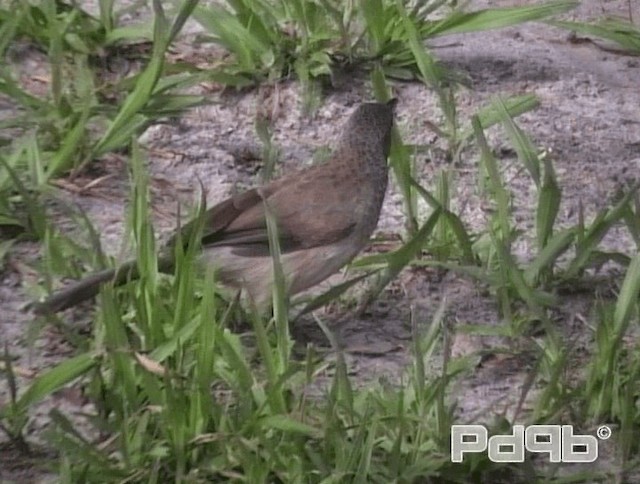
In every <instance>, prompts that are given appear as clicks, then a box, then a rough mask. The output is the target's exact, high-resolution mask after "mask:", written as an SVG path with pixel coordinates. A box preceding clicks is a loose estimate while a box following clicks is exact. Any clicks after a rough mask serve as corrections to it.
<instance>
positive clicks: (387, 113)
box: [33, 99, 397, 314]
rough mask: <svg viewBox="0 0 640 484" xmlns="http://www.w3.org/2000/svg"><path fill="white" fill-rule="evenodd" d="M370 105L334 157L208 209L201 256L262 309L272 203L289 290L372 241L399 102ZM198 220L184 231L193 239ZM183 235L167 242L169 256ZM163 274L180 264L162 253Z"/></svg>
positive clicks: (53, 306)
mask: <svg viewBox="0 0 640 484" xmlns="http://www.w3.org/2000/svg"><path fill="white" fill-rule="evenodd" d="M396 103H397V100H396V99H392V100H390V101H389V102H387V103H365V104H361V105H360V106H358V108H357V109H356V110H355V111H354V113H353V114H352V115H351V117H350V118H349V120H348V121H347V123H346V125H345V126H344V128H343V130H342V135H341V137H340V139H339V141H338V144H337V146H336V148H335V150H334V151H333V154H332V156H331V158H329V160H327V161H326V162H325V163H323V164H320V165H316V166H312V167H309V168H306V169H302V170H300V171H297V172H294V173H291V174H289V175H286V176H283V177H282V178H280V179H278V180H274V181H272V182H270V183H268V184H266V185H264V186H262V187H259V188H254V189H251V190H249V191H247V192H244V193H242V194H239V195H236V196H233V197H231V198H228V199H227V200H224V201H223V202H221V203H219V204H218V205H216V206H214V207H211V208H210V209H208V210H207V211H206V212H205V214H204V229H203V232H202V249H203V254H202V256H201V260H202V261H203V262H205V263H207V264H212V265H213V266H214V267H215V269H216V270H217V271H218V272H217V276H218V279H219V280H221V281H222V282H223V283H225V284H227V285H229V286H231V287H236V288H243V289H245V290H246V291H247V292H248V293H249V296H250V298H251V299H252V300H253V302H254V303H255V305H256V306H257V307H259V308H264V307H265V306H268V304H269V301H270V298H271V294H272V288H273V263H272V259H271V255H270V252H269V239H268V233H267V223H266V216H265V204H266V205H267V207H268V210H269V211H270V212H271V213H272V215H273V218H274V220H275V222H276V226H277V229H278V235H279V240H280V250H281V264H282V269H283V272H284V274H285V281H286V284H287V291H288V294H290V295H292V294H295V293H298V292H300V291H303V290H305V289H307V288H310V287H312V286H314V285H316V284H318V283H320V282H322V281H323V280H324V279H326V278H327V277H329V276H330V275H331V274H333V273H335V272H337V271H338V270H339V269H340V268H341V267H342V266H344V265H345V264H347V263H349V262H350V261H351V260H352V259H353V258H354V257H355V256H356V255H357V254H358V253H359V252H360V251H361V250H362V249H363V248H364V247H365V246H366V245H367V243H368V241H369V238H370V236H371V234H372V232H373V231H374V229H375V228H376V225H377V224H378V217H379V215H380V209H381V207H382V202H383V200H384V195H385V190H386V188H387V178H388V176H387V174H388V168H387V157H388V156H389V149H390V144H391V128H392V125H393V115H394V108H395V105H396ZM193 227H194V222H191V223H189V224H187V225H185V226H184V227H183V228H182V230H181V232H180V234H181V236H182V237H181V240H183V241H187V240H188V239H189V236H188V234H189V233H190V230H192V229H193ZM176 239H177V237H176V236H174V237H173V239H172V241H171V242H170V243H169V244H168V248H169V250H166V251H165V252H164V253H165V254H172V253H173V251H172V250H170V247H171V246H172V244H174V243H175V241H176ZM158 264H159V267H158V269H159V270H160V271H161V272H171V271H172V270H173V258H172V256H171V255H164V256H161V257H160V258H159V263H158ZM137 277H139V275H138V270H137V263H136V261H135V260H133V261H129V262H126V263H124V264H122V265H121V266H120V267H118V268H117V269H106V270H103V271H100V272H97V273H95V274H91V275H89V276H87V277H86V278H84V279H82V280H80V281H78V282H75V283H73V284H71V285H70V286H69V287H67V288H65V289H62V290H61V291H59V292H56V293H54V294H52V295H50V296H49V297H48V298H47V299H45V300H44V301H42V302H39V303H36V304H34V306H33V307H34V311H35V312H36V313H38V314H45V313H53V312H56V311H61V310H63V309H66V308H69V307H71V306H74V305H76V304H78V303H80V302H82V301H84V300H86V299H89V298H91V297H93V296H95V295H96V294H97V293H98V292H99V291H100V287H101V285H102V284H104V283H107V282H113V284H114V285H121V284H124V283H126V282H127V281H129V280H132V279H135V278H137Z"/></svg>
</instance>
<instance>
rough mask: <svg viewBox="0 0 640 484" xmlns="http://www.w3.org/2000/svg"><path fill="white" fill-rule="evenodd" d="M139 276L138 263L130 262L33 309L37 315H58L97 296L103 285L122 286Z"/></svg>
mask: <svg viewBox="0 0 640 484" xmlns="http://www.w3.org/2000/svg"><path fill="white" fill-rule="evenodd" d="M139 276H140V274H139V272H138V265H137V263H136V261H135V260H132V261H128V262H125V263H124V264H122V265H121V266H120V267H118V268H117V269H105V270H103V271H100V272H96V273H94V274H91V275H89V276H87V277H85V278H84V279H81V280H79V281H76V282H74V283H73V284H71V285H70V286H68V287H66V288H64V289H62V290H60V291H57V292H54V293H53V294H51V295H50V296H49V297H48V298H46V299H45V300H44V301H41V302H37V303H34V304H33V305H32V308H33V311H34V312H35V313H36V314H51V313H56V312H58V311H62V310H64V309H67V308H70V307H71V306H75V305H76V304H79V303H81V302H82V301H86V300H87V299H91V298H92V297H94V296H96V295H97V294H98V293H99V292H100V287H102V284H104V283H106V282H113V284H114V285H115V286H120V285H122V284H124V283H126V282H128V281H131V280H134V279H137V278H138V277H139Z"/></svg>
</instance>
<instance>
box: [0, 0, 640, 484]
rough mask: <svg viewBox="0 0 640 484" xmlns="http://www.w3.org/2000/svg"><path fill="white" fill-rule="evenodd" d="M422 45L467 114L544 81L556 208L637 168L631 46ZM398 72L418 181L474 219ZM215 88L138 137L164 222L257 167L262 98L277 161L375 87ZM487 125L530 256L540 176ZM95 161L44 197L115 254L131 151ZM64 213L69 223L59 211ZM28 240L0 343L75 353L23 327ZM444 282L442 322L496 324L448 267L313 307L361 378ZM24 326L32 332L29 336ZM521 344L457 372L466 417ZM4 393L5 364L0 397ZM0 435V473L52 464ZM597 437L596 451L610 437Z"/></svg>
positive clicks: (577, 321)
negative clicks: (69, 209) (417, 151)
mask: <svg viewBox="0 0 640 484" xmlns="http://www.w3.org/2000/svg"><path fill="white" fill-rule="evenodd" d="M521 3H526V2H521ZM488 4H490V5H494V6H498V5H499V6H504V5H508V4H513V2H506V1H494V2H489V1H487V2H481V1H475V2H472V5H473V6H474V7H476V6H477V7H481V6H483V5H488ZM583 4H584V5H583V6H582V7H581V8H580V9H579V10H577V11H576V12H575V14H572V16H574V17H575V18H579V19H582V18H589V17H590V18H593V17H594V16H598V15H600V14H602V13H609V14H612V13H621V14H627V12H628V5H631V8H632V9H633V11H634V12H636V13H637V18H636V21H640V0H632V1H631V2H630V3H629V2H627V1H604V2H603V1H598V0H588V1H585V2H583ZM432 45H433V46H434V48H436V51H435V52H436V54H437V55H438V56H439V58H440V59H442V61H443V62H444V63H445V64H446V65H448V66H449V67H452V68H455V69H459V70H461V71H462V72H465V73H466V74H467V75H468V76H469V77H470V78H471V80H472V84H473V89H472V90H463V91H462V92H460V96H459V110H460V113H461V118H462V119H468V117H469V116H470V115H471V114H472V113H474V112H475V111H476V110H477V109H478V108H479V107H481V106H483V105H485V104H486V103H487V102H488V101H489V100H490V99H491V98H492V97H493V96H496V95H504V96H508V95H513V94H522V93H535V94H536V95H537V96H538V97H539V99H540V103H541V105H540V107H539V109H537V110H536V111H534V112H531V113H527V114H526V115H524V116H522V117H520V118H519V120H518V122H519V124H520V126H521V127H522V128H523V129H524V130H525V131H526V132H527V133H529V134H530V135H531V136H532V138H533V139H534V141H535V142H536V143H537V145H538V146H540V147H543V148H545V149H546V150H547V151H548V152H549V153H550V156H552V158H553V161H554V164H555V167H556V170H557V174H558V179H559V182H560V184H561V186H562V187H563V190H564V191H563V204H562V207H561V211H560V218H561V222H562V223H566V224H570V223H575V222H576V221H577V217H578V207H579V204H580V203H582V205H583V206H584V209H585V213H586V214H587V217H593V215H594V214H595V213H596V211H597V210H599V209H601V208H603V207H605V206H607V204H609V203H610V201H611V197H612V195H613V193H614V192H615V191H616V190H617V189H618V188H619V187H620V186H623V185H626V184H628V183H629V181H630V180H632V179H635V178H636V177H637V176H638V175H637V173H638V169H639V168H640V89H638V80H640V58H637V57H630V56H625V55H621V54H619V53H615V52H611V51H609V50H607V49H606V46H603V45H601V44H596V43H592V42H586V43H574V42H571V41H570V40H569V36H568V33H567V32H566V31H562V30H559V29H556V28H552V27H548V26H544V25H540V24H529V25H525V26H521V27H517V28H513V29H506V30H502V31H499V32H488V33H480V34H475V35H465V36H456V37H447V38H443V39H438V40H437V41H434V42H433V44H432ZM603 47H605V48H604V49H603ZM176 50H177V51H179V52H180V54H181V55H184V56H187V57H189V56H205V55H206V54H207V52H206V50H203V48H202V47H195V46H192V45H190V44H189V42H188V40H183V41H181V42H180V43H179V45H178V47H177V48H176ZM22 62H23V63H24V64H23V68H24V69H25V72H27V71H28V72H31V71H32V70H37V69H38V62H41V59H39V58H38V56H37V54H35V53H32V55H31V56H30V57H28V58H27V59H24V60H23V61H22ZM395 88H396V92H397V96H398V97H399V99H400V104H399V107H398V123H397V124H398V126H399V128H400V131H401V133H402V135H403V139H404V140H405V142H407V143H413V144H419V145H431V146H432V149H430V150H427V151H426V153H425V154H424V155H420V157H419V159H418V170H419V174H420V178H421V180H422V182H423V184H424V185H425V186H426V187H432V186H433V185H432V180H433V179H434V176H435V175H436V174H437V173H438V171H439V170H441V169H442V168H447V169H449V170H451V171H452V172H453V173H454V178H455V184H454V190H455V196H454V211H457V212H458V213H459V214H460V216H461V217H462V219H463V220H464V221H465V222H466V223H468V224H469V226H471V227H473V228H480V227H482V226H484V224H485V221H486V219H487V217H488V216H489V214H488V210H487V209H488V207H486V206H485V205H484V204H483V202H481V200H480V197H479V194H478V189H477V180H476V178H475V173H476V169H475V163H476V161H477V160H476V159H475V158H471V157H470V158H469V159H466V160H465V161H464V162H463V163H461V164H459V165H455V166H454V165H445V164H444V162H443V161H442V160H440V159H439V157H438V155H437V153H438V150H437V148H438V147H442V146H443V144H442V143H443V140H440V139H438V138H437V136H436V135H434V134H433V133H432V131H430V130H429V129H428V127H427V124H426V122H425V121H427V120H428V121H431V122H433V123H435V124H438V122H439V120H440V113H439V112H438V110H437V108H436V100H435V97H434V95H433V93H432V92H430V91H429V90H428V89H426V88H425V87H424V86H422V85H418V84H408V83H399V84H396V86H395ZM210 95H211V96H212V98H213V99H214V100H215V102H214V103H213V104H212V105H210V106H206V107H201V108H198V109H195V110H193V111H192V112H189V113H186V114H185V115H184V116H182V117H180V118H179V119H172V120H170V121H169V122H167V123H164V124H160V125H156V126H154V127H152V128H151V129H150V130H149V131H148V132H147V133H145V135H144V136H143V138H142V141H143V143H144V145H145V146H146V147H147V148H148V158H149V171H150V173H151V177H152V194H153V206H154V210H155V214H156V220H155V224H156V228H157V229H158V230H159V231H160V232H161V233H162V234H166V233H168V232H170V230H171V228H172V227H173V226H174V225H175V216H176V207H177V201H180V202H181V203H183V204H185V205H190V204H192V203H193V201H194V195H193V194H194V187H197V179H198V178H199V179H201V180H202V181H203V182H204V184H205V186H206V187H207V190H208V193H207V196H208V201H209V203H211V204H212V203H214V202H216V201H218V200H221V199H223V198H224V197H226V196H228V195H229V194H230V193H231V192H233V191H234V190H241V189H243V188H245V187H248V186H252V185H255V184H257V183H258V182H259V178H258V173H259V166H260V165H259V160H255V159H251V158H252V156H246V155H247V154H248V155H251V154H252V153H253V152H257V153H260V148H259V146H260V145H259V142H258V140H257V137H256V135H255V131H254V120H255V115H256V107H257V105H259V104H261V105H263V106H268V108H269V109H270V111H271V115H272V117H273V119H274V128H275V139H274V141H275V143H276V144H277V146H278V147H279V149H280V153H281V156H280V162H281V163H280V164H279V165H278V170H279V172H282V173H285V172H288V171H290V170H293V169H295V168H296V167H297V166H299V165H300V164H301V163H309V162H311V161H312V159H313V155H314V153H315V152H316V151H318V150H319V149H321V148H323V147H325V146H326V145H328V144H330V143H331V141H332V140H333V139H335V138H336V137H337V136H338V132H339V129H340V125H341V123H342V121H343V120H345V119H346V117H347V116H348V114H349V113H350V112H351V110H352V109H353V108H354V106H356V105H357V104H358V103H360V102H361V101H363V100H368V99H370V98H371V95H370V93H369V92H368V91H367V88H366V86H365V85H364V84H363V83H362V82H360V81H355V82H352V83H350V85H348V86H344V87H343V88H342V89H340V90H339V91H333V92H330V93H329V94H328V96H327V97H326V99H325V100H324V103H323V105H322V107H321V108H320V109H319V110H318V112H317V113H316V115H315V116H314V117H312V118H310V119H309V118H306V117H304V116H303V115H302V113H301V109H300V104H301V103H300V96H299V91H298V89H297V86H296V85H295V84H284V85H280V86H278V87H277V88H276V89H275V90H268V91H266V90H263V91H260V92H257V91H256V92H249V93H243V94H233V93H227V94H223V95H221V94H220V93H219V92H210ZM489 139H490V142H491V143H492V146H494V147H495V148H496V149H495V151H496V153H497V154H498V156H499V157H500V162H501V164H502V166H503V167H504V170H505V176H506V179H507V180H508V181H509V185H510V186H511V187H512V188H513V192H514V193H515V194H516V198H515V199H514V207H515V214H516V220H517V221H518V224H519V228H521V229H522V230H524V231H525V234H526V235H525V237H523V239H522V241H521V242H519V244H518V245H517V246H516V252H517V254H518V256H519V257H521V258H523V259H526V258H527V256H528V254H531V241H532V237H533V233H532V229H533V220H532V213H531V207H532V206H533V204H534V200H535V197H534V196H535V190H534V187H533V186H532V182H531V181H530V179H529V178H528V177H526V176H525V174H524V173H523V170H522V168H521V165H520V164H519V163H518V161H517V160H516V158H515V155H514V153H513V150H512V149H510V147H509V145H508V143H507V142H506V141H505V136H504V134H503V132H502V131H501V130H500V129H497V128H496V129H491V130H489ZM104 175H108V176H107V177H106V178H105V179H104V180H103V181H102V182H101V183H99V184H97V185H96V186H94V187H92V188H90V189H88V190H84V191H83V192H82V193H81V194H77V193H74V192H73V191H70V190H64V189H60V190H57V191H56V193H55V194H54V196H53V198H54V199H57V200H58V201H57V202H56V201H52V206H54V207H56V206H58V205H63V204H64V203H73V204H76V205H78V206H79V207H81V208H82V209H83V210H85V211H86V212H87V214H88V215H89V217H90V218H91V219H92V220H93V223H94V224H95V226H96V227H97V228H98V232H99V233H100V234H101V235H102V241H103V244H104V247H105V249H106V250H107V252H109V253H111V254H121V253H122V252H123V250H122V242H121V241H122V230H123V223H122V221H123V219H124V210H125V208H126V201H127V199H128V194H129V184H128V183H129V180H128V178H127V170H126V160H124V159H121V158H119V157H117V156H109V157H107V158H106V159H105V160H104V162H103V163H100V164H98V163H96V164H95V165H94V166H92V167H90V168H88V169H87V170H85V171H84V172H83V173H81V174H80V175H79V176H78V177H77V178H76V179H75V180H73V184H75V185H76V186H83V185H85V184H86V183H88V182H89V181H91V180H94V179H96V178H97V177H100V176H104ZM60 200H62V201H63V203H61V202H60ZM183 212H184V210H183ZM402 213H403V212H402V200H401V197H400V195H399V193H398V191H397V189H396V187H395V184H394V183H391V187H390V189H389V192H388V193H387V198H386V202H385V206H384V209H383V215H382V217H381V220H380V224H379V228H378V229H379V232H380V233H385V234H388V233H398V234H403V230H404V229H403V215H402ZM61 224H63V226H66V227H67V228H68V229H69V230H73V229H72V227H71V226H70V224H69V223H68V222H65V221H64V218H63V217H61ZM605 244H606V246H607V247H608V248H610V249H612V250H625V251H627V252H628V253H632V252H633V245H632V243H631V240H630V239H629V238H628V237H627V236H626V235H625V232H624V230H622V229H620V230H619V231H617V232H615V233H612V234H611V235H610V236H609V237H608V238H607V239H606V241H605ZM38 251H39V247H38V246H37V245H35V244H33V243H27V242H22V243H19V244H17V245H16V246H15V248H14V249H13V250H12V252H11V254H10V256H9V258H8V261H7V263H5V265H4V267H3V269H2V272H1V273H0V307H1V308H2V311H1V314H0V345H1V346H4V344H5V343H7V344H8V347H9V351H10V354H11V356H12V357H13V358H14V359H15V360H14V364H15V365H16V366H19V367H20V368H23V369H25V370H28V371H30V372H34V373H37V372H38V371H40V370H43V369H46V368H48V367H51V366H52V365H54V364H55V363H56V362H58V361H60V360H61V359H64V358H67V357H68V356H69V355H70V354H71V347H70V345H69V344H68V343H66V342H65V341H64V338H63V336H62V335H61V334H59V333H58V332H57V331H56V330H54V329H52V328H45V329H44V330H43V331H40V332H39V333H38V332H37V331H34V330H33V322H32V317H31V316H30V315H29V314H28V313H26V312H24V311H23V310H22V306H23V305H24V303H25V302H27V301H28V300H29V299H30V297H31V296H30V293H29V290H28V288H29V286H30V285H32V284H34V283H35V282H36V275H35V274H34V273H33V271H31V270H30V269H29V265H32V264H34V263H35V261H36V259H37V257H38ZM610 272H611V277H610V278H609V279H608V280H606V281H605V283H603V287H602V294H605V295H606V294H607V293H609V292H610V291H611V288H614V287H615V285H616V282H617V281H618V282H619V274H618V273H617V272H618V271H616V270H615V268H612V269H611V271H610ZM334 280H335V279H334ZM443 298H446V300H447V320H448V321H449V322H450V323H451V324H452V325H453V326H455V325H466V324H471V325H473V324H488V325H492V324H493V325H495V324H499V321H498V314H497V308H496V306H495V304H494V302H493V300H492V299H491V298H490V297H489V296H488V295H487V294H486V293H485V292H484V290H483V288H482V287H479V286H478V285H477V284H476V283H474V282H473V281H471V280H468V279H465V278H463V277H460V276H457V275H455V274H451V273H448V274H442V273H440V272H438V271H433V270H418V269H415V270H406V271H405V272H404V273H403V274H402V276H401V277H400V278H399V280H397V281H395V282H394V283H393V284H392V285H391V286H390V287H389V288H387V289H386V290H385V292H384V293H383V294H382V295H381V297H380V298H379V300H377V301H376V302H375V303H373V304H372V305H371V306H370V307H369V308H368V310H367V311H366V312H365V313H364V314H363V315H362V316H361V317H355V316H354V315H353V314H352V313H351V312H350V311H349V310H347V309H345V308H341V307H340V306H335V305H332V307H331V308H329V309H326V310H324V311H322V312H321V313H320V317H322V318H323V319H325V320H327V321H328V322H329V323H330V324H331V325H332V327H334V328H335V329H336V330H337V331H338V332H339V334H340V336H341V338H342V340H343V342H344V344H345V346H346V348H347V349H348V350H350V356H349V364H350V366H351V370H352V371H351V373H352V374H353V375H354V376H356V378H357V379H358V381H361V382H365V381H370V380H371V379H374V378H375V379H377V378H380V377H386V378H390V379H391V380H392V381H397V378H398V377H399V375H401V374H402V371H403V369H404V368H405V365H406V362H407V360H408V356H409V355H408V347H409V343H410V334H411V330H410V324H409V321H410V315H411V313H412V312H413V314H414V317H415V318H416V319H417V321H419V324H422V325H426V324H427V323H428V322H429V321H430V320H431V317H432V316H433V314H434V312H435V311H436V308H437V307H438V304H439V303H440V301H441V300H442V299H443ZM592 301H593V293H586V294H583V295H580V294H578V295H573V296H566V297H565V300H564V301H563V305H562V308H561V309H560V310H558V311H557V314H556V315H555V318H554V320H555V321H556V322H557V324H558V327H559V328H561V330H562V332H563V334H566V335H567V337H568V338H572V339H575V340H576V341H577V344H579V345H583V346H585V347H586V346H587V345H588V344H589V341H590V338H591V335H590V333H589V332H588V331H586V327H585V323H584V321H585V320H586V319H587V318H588V313H589V310H590V306H591V303H592ZM64 317H65V319H66V320H67V321H75V322H78V324H82V322H83V321H86V320H87V318H88V316H87V310H86V308H85V309H83V310H72V311H69V312H67V313H66V314H65V316H64ZM293 330H294V333H295V334H296V336H297V338H298V339H299V340H307V341H308V340H311V341H314V342H316V343H318V344H321V345H326V342H325V341H324V337H323V336H322V334H321V332H320V331H319V330H318V328H317V327H316V326H315V323H313V322H312V321H310V320H305V319H303V320H301V321H299V322H297V323H296V325H295V327H294V328H293ZM31 334H37V336H36V337H35V339H34V338H32V337H31ZM32 340H33V341H32ZM522 344H523V349H526V348H525V347H524V346H526V345H525V344H524V343H522ZM519 345H520V342H517V341H513V340H509V341H507V340H500V339H497V338H481V337H472V336H468V335H461V334H459V335H458V336H457V338H456V340H455V342H454V353H455V354H470V353H472V352H474V351H478V350H480V349H491V350H492V351H490V353H495V350H497V349H498V348H502V349H505V348H506V349H509V350H517V349H518V348H519ZM523 354H524V356H522V357H516V356H513V357H508V358H488V359H484V360H483V362H482V364H479V365H478V367H477V369H476V371H475V372H474V373H473V374H472V375H468V377H466V378H465V379H464V380H461V381H460V382H459V383H458V384H457V386H456V388H455V389H454V391H455V397H456V399H457V400H458V402H459V406H460V410H461V415H463V416H464V418H465V419H466V418H468V419H471V418H473V416H474V415H479V414H480V412H489V413H494V414H502V413H504V412H507V413H509V412H512V411H513V410H514V408H515V407H516V403H517V401H518V398H519V397H520V391H521V386H522V383H523V380H524V378H525V376H526V374H527V371H528V370H529V369H530V365H531V362H530V361H527V357H526V354H527V352H526V351H524V353H523ZM27 381H28V377H25V378H22V379H21V381H20V383H21V384H23V385H24V384H26V383H27ZM7 398H8V395H7V390H6V388H5V384H4V380H3V381H2V382H1V383H0V403H1V402H2V401H6V399H7ZM83 404H84V402H78V401H77V399H75V398H73V395H71V396H69V395H67V394H61V395H59V396H56V397H54V398H51V399H49V400H47V401H46V402H44V403H43V404H42V405H40V406H38V408H36V409H34V411H33V415H32V420H31V422H30V424H29V427H28V434H27V436H28V437H29V438H30V439H32V440H33V441H34V442H38V441H39V436H40V435H41V433H42V431H43V429H45V428H46V425H47V413H48V411H49V409H50V408H52V407H54V406H56V407H63V408H64V409H65V411H68V412H70V413H74V412H79V411H81V410H82V405H83ZM487 420H488V419H487ZM2 439H3V437H2V436H0V482H7V481H8V482H11V481H15V482H38V481H41V480H46V479H47V474H46V473H45V472H44V471H41V470H38V468H37V467H34V465H33V461H34V459H33V458H29V459H22V460H21V459H20V458H19V457H18V454H17V453H16V452H15V450H10V449H9V448H8V447H6V444H5V443H3V441H2ZM602 447H604V444H603V446H602ZM610 450H611V449H609V451H610ZM44 451H45V452H47V449H44ZM602 453H603V454H607V449H606V448H605V449H603V450H602ZM609 453H610V452H609ZM45 455H46V454H45ZM43 460H44V459H40V460H39V462H42V461H43ZM611 462H612V461H611V459H608V458H607V459H605V458H603V459H600V460H599V461H598V463H596V465H599V466H600V467H601V468H607V467H606V466H611V465H613V464H612V463H611ZM48 477H49V478H50V477H51V476H48Z"/></svg>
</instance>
